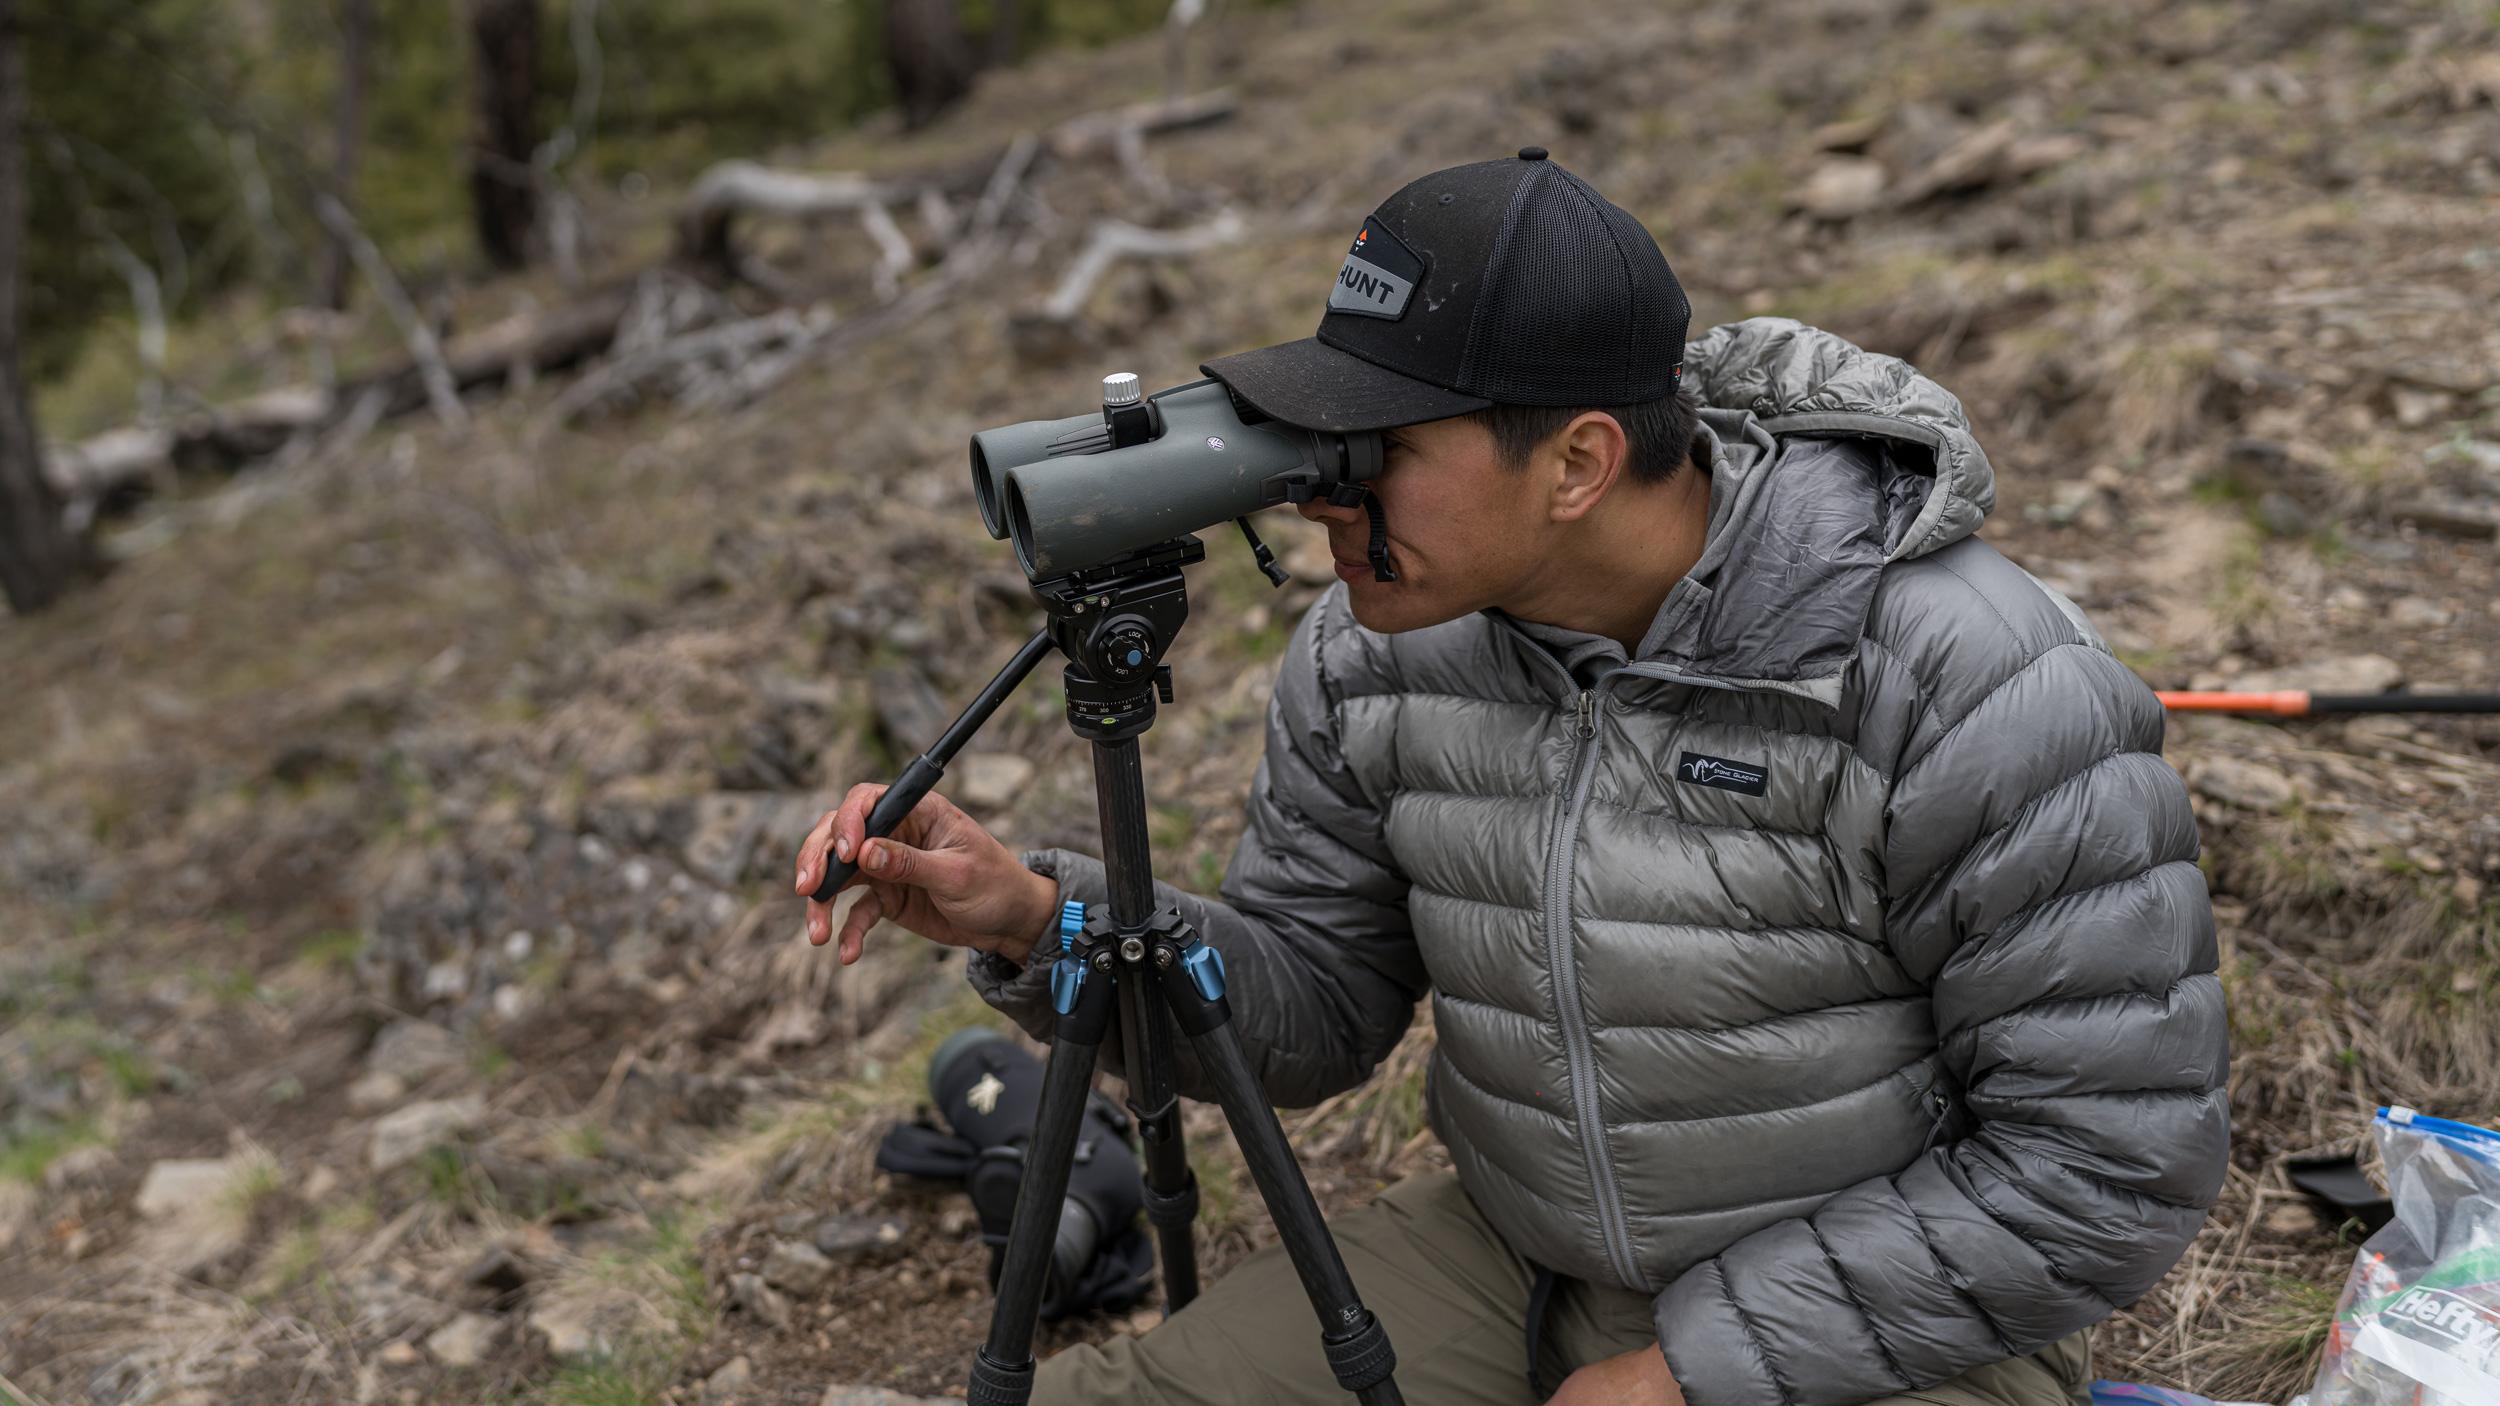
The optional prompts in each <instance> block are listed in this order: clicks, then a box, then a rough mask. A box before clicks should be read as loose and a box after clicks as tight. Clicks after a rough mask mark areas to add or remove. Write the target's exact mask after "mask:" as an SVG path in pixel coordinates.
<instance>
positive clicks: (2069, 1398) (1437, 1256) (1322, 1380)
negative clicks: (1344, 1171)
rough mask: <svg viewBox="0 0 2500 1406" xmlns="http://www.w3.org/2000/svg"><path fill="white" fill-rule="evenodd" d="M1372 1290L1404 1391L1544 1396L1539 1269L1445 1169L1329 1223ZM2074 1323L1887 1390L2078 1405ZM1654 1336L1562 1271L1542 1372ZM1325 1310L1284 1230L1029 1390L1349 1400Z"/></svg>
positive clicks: (1052, 1397)
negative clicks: (1993, 1358) (1948, 1372)
mask: <svg viewBox="0 0 2500 1406" xmlns="http://www.w3.org/2000/svg"><path fill="white" fill-rule="evenodd" d="M1328 1228H1329V1230H1330V1232H1331V1233H1332V1234H1333V1235H1334V1236H1335V1237H1336V1241H1337V1248H1338V1251H1339V1252H1340V1253H1342V1254H1343V1255H1344V1256H1345V1261H1346V1268H1347V1269H1348V1270H1349V1271H1351V1272H1352V1273H1353V1275H1354V1287H1355V1289H1356V1291H1357V1292H1358V1293H1360V1294H1361V1295H1362V1299H1363V1305H1364V1307H1366V1308H1369V1309H1370V1310H1371V1311H1372V1312H1373V1313H1374V1314H1376V1315H1378V1316H1379V1318H1380V1321H1381V1323H1382V1325H1383V1326H1385V1327H1386V1328H1387V1329H1388V1331H1389V1341H1390V1344H1391V1345H1392V1346H1393V1347H1395V1348H1396V1349H1397V1354H1398V1373H1397V1382H1398V1389H1399V1392H1400V1394H1401V1395H1403V1396H1404V1397H1405V1398H1406V1399H1407V1400H1409V1401H1412V1402H1417V1403H1430V1406H1497V1403H1498V1406H1533V1403H1534V1402H1535V1401H1536V1400H1537V1398H1536V1397H1535V1396H1533V1395H1532V1394H1531V1393H1530V1391H1529V1388H1528V1375H1527V1370H1526V1363H1527V1336H1526V1327H1525V1324H1526V1318H1527V1310H1528V1289H1529V1285H1530V1283H1531V1280H1532V1278H1533V1275H1534V1271H1533V1269H1532V1268H1531V1267H1530V1266H1529V1264H1528V1263H1527V1261H1525V1260H1523V1259H1521V1258H1520V1257H1519V1256H1518V1255H1516V1254H1514V1253H1513V1252H1512V1251H1511V1248H1510V1247H1509V1246H1508V1245H1506V1244H1504V1243H1503V1241H1502V1238H1501V1237H1500V1236H1498V1235H1496V1234H1494V1232H1493V1228H1492V1227H1491V1226H1489V1225H1487V1224H1485V1221H1484V1217H1483V1216H1482V1215H1480V1214H1479V1213H1478V1212H1477V1210H1476V1206H1475V1203H1474V1202H1473V1201H1472V1200H1470V1199H1468V1196H1467V1193H1466V1192H1465V1191H1463V1190H1461V1189H1460V1188H1459V1184H1458V1178H1457V1176H1456V1175H1455V1174H1453V1173H1450V1172H1433V1173H1427V1174H1423V1175H1419V1176H1412V1177H1408V1178H1407V1179H1406V1180H1404V1181H1401V1182H1399V1183H1398V1184H1397V1185H1395V1186H1392V1187H1390V1188H1389V1189H1388V1190H1386V1191H1383V1192H1382V1193H1380V1195H1379V1197H1378V1198H1376V1199H1375V1200H1374V1201H1373V1202H1372V1204H1370V1205H1369V1206H1366V1207H1364V1208H1363V1209H1361V1210H1359V1211H1354V1212H1350V1213H1348V1214H1346V1215H1342V1216H1339V1217H1337V1218H1335V1219H1334V1220H1331V1221H1330V1222H1329V1223H1328ZM2085 1339H2086V1335H2085V1334H2082V1333H2078V1334H2076V1335H2075V1336H2073V1337H2071V1338H2067V1339H2065V1340H2064V1341H2062V1342H2058V1343H2055V1344H2053V1345H2051V1346H2049V1347H2048V1348H2045V1349H2043V1350H2042V1351H2040V1352H2039V1353H2037V1354H2035V1355H2033V1356H2030V1357H2017V1358H2014V1359H2013V1360H2011V1361H2007V1362H1997V1363H1991V1364H1990V1365H1988V1366H1985V1367H1979V1368H1975V1369H1973V1370H1971V1371H1970V1372H1967V1373H1965V1374H1963V1375H1962V1376H1960V1377H1956V1378H1954V1379H1953V1380H1952V1381H1949V1382H1944V1383H1940V1384H1938V1385H1936V1386H1932V1387H1929V1388H1927V1389H1926V1390H1924V1391H1914V1392H1910V1393H1908V1394H1906V1395H1902V1396H1895V1397H1888V1398H1886V1399H1885V1403H1884V1406H1901V1404H1902V1403H1912V1402H1916V1403H1925V1404H1926V1406H2079V1403H2081V1402H2083V1401H2085V1400H2086V1399H2087V1396H2088V1393H2087V1390H2086V1385H2085V1384H2086V1383H2087V1382H2088V1381H2089V1380H2090V1377H2091V1373H2090V1371H2089V1370H2088V1356H2089V1350H2088V1348H2087V1345H2086V1341H2085ZM1657 1340H1658V1330H1657V1328H1656V1327H1655V1325H1653V1324H1652V1323H1651V1321H1650V1303H1649V1298H1648V1296H1647V1295H1645V1294H1638V1293H1633V1292H1630V1291H1627V1290H1622V1289H1611V1288H1601V1287H1598V1286H1594V1285H1589V1284H1584V1283H1581V1282H1579V1281H1576V1280H1568V1279H1567V1280H1564V1281H1562V1282H1561V1283H1560V1285H1559V1286H1558V1287H1557V1288H1556V1289H1555V1292H1554V1296H1553V1303H1552V1305H1551V1312H1550V1314H1549V1316H1548V1318H1547V1320H1546V1328H1545V1340H1544V1353H1543V1356H1544V1358H1545V1381H1546V1383H1547V1385H1548V1387H1549V1388H1550V1387H1552V1386H1554V1385H1556V1384H1559V1383H1560V1382H1561V1381H1562V1379H1563V1378H1564V1377H1565V1376H1566V1375H1568V1374H1569V1373H1570V1372H1571V1371H1572V1370H1573V1369H1574V1368H1577V1367H1580V1366H1582V1365H1584V1364H1586V1363H1589V1362H1594V1361H1597V1360H1598V1359H1600V1358H1604V1357H1611V1356H1614V1355H1615V1354H1617V1353H1622V1352H1629V1351H1631V1350H1632V1349H1634V1348H1638V1347H1646V1346H1648V1345H1649V1344H1651V1343H1654V1342H1656V1341H1657ZM1353 1399H1354V1398H1353V1397H1351V1396H1349V1395H1348V1394H1346V1392H1345V1391H1343V1390H1342V1389H1341V1388H1339V1387H1338V1385H1337V1381H1336V1378H1335V1377H1333V1376H1331V1375H1330V1374H1329V1371H1328V1363H1327V1360H1326V1359H1325V1358H1323V1357H1322V1356H1321V1355H1320V1346H1319V1324H1318V1320H1317V1318H1316V1317H1315V1316H1314V1315H1313V1314H1312V1311H1311V1301H1310V1299H1309V1298H1307V1297H1305V1296H1304V1294H1303V1292H1302V1281H1301V1279H1300V1278H1299V1277H1298V1276H1297V1275H1296V1274H1295V1273H1294V1269H1293V1263H1292V1261H1291V1260H1289V1259H1287V1258H1286V1257H1285V1252H1284V1249H1283V1247H1282V1246H1275V1245H1271V1246H1269V1247H1268V1248H1266V1249H1264V1250H1261V1251H1259V1252H1258V1253H1256V1254H1253V1255H1251V1256H1250V1257H1248V1258H1247V1259H1244V1260H1243V1261H1242V1262H1241V1263H1240V1264H1238V1265H1235V1266H1234V1267H1233V1269H1232V1270H1231V1272H1229V1273H1227V1274H1226V1275H1225V1276H1224V1277H1223V1278H1222V1279H1219V1280H1217V1281H1216V1282H1215V1283H1214V1284H1212V1285H1209V1286H1207V1288H1206V1289H1205V1290H1204V1291H1203V1292H1201V1293H1200V1294H1199V1296H1198V1298H1197V1300H1196V1301H1195V1302H1193V1303H1191V1304H1190V1305H1189V1307H1187V1308H1185V1309H1183V1310H1181V1311H1180V1312H1179V1313H1176V1314H1174V1315H1172V1316H1171V1317H1170V1318H1168V1319H1166V1320H1165V1321H1164V1322H1163V1323H1161V1324H1160V1325H1158V1326H1156V1327H1155V1328H1154V1329H1152V1330H1151V1331H1148V1332H1146V1333H1144V1334H1142V1335H1140V1336H1137V1337H1133V1338H1114V1339H1112V1340H1111V1341H1109V1342H1107V1343H1102V1344H1099V1345H1095V1344H1082V1345H1079V1346H1075V1347H1070V1348H1067V1349H1064V1350H1062V1351H1060V1352H1058V1353H1056V1354H1054V1355H1052V1356H1051V1357H1049V1358H1047V1359H1045V1360H1044V1361H1043V1362H1042V1364H1041V1367H1040V1370H1039V1372H1038V1373H1037V1374H1036V1378H1035V1382H1034V1389H1033V1399H1032V1406H1080V1404H1081V1403H1098V1402H1099V1403H1134V1406H1250V1404H1251V1403H1262V1404H1263V1403H1270V1402H1274V1403H1303V1402H1309V1403H1313V1406H1320V1403H1326V1406H1342V1403H1345V1402H1349V1401H1351V1400H1353Z"/></svg>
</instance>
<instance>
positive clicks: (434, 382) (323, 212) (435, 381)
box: [313, 191, 469, 434]
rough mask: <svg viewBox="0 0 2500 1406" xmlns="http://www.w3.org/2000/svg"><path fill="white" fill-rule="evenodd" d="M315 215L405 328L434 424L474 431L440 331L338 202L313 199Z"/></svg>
mask: <svg viewBox="0 0 2500 1406" xmlns="http://www.w3.org/2000/svg"><path fill="white" fill-rule="evenodd" d="M313 210H314V213H316V214H318V215H319V216H320V217H321V223H322V224H323V225H324V226H326V227H327V228H328V229H329V231H330V233H331V235H332V236H333V237H335V238H337V239H339V240H342V241H344V242H345V243H346V245H347V249H348V253H349V254H351V255H352V256H354V258H355V260H356V269H357V271H358V272H360V273H362V274H363V275H364V276H365V282H367V283H369V284H371V285H372V286H373V295H374V296H375V297H377V298H379V299H381V300H382V306H384V307H385V308H388V309H389V310H390V314H391V320H392V321H394V322H396V323H398V324H399V330H400V335H401V336H402V337H403V338H404V339H406V341H407V343H408V358H409V360H410V361H412V362H414V363H415V366H416V372H417V376H418V379H419V381H420V382H421V383H422V384H423V385H424V387H425V398H426V401H427V403H428V404H430V405H432V406H433V407H434V418H435V419H437V420H440V421H442V422H443V428H445V429H447V430H450V431H451V432H453V433H454V434H458V433H460V432H461V431H463V430H466V429H467V428H468V427H469V412H468V411H466V410H464V409H462V408H461V405H460V396H459V394H458V393H457V392H456V391H454V390H453V388H452V379H451V373H450V371H449V370H448V369H447V368H446V367H445V366H444V365H443V349H442V348H441V347H440V346H439V345H437V344H436V342H435V340H434V329H433V328H431V327H429V326H427V325H426V322H425V319H424V318H422V317H419V316H418V315H417V309H416V305H415V304H413V303H411V302H409V301H408V290H407V289H406V288H403V287H401V286H400V282H399V275H397V274H395V273H393V272H391V266H390V264H389V263H388V262H387V261H386V260H384V259H383V257H382V251H381V250H379V249H376V248H374V247H373V241H372V240H370V239H368V238H366V237H365V232H364V229H363V227H362V226H360V225H358V224H357V223H356V219H355V217H354V216H353V215H350V214H348V213H347V207H346V206H344V205H341V204H340V203H339V201H338V197H336V196H334V195H331V194H329V193H328V192H327V191H324V192H322V193H320V194H319V195H316V196H314V197H313Z"/></svg>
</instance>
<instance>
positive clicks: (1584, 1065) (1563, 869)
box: [1545, 673, 1641, 1286]
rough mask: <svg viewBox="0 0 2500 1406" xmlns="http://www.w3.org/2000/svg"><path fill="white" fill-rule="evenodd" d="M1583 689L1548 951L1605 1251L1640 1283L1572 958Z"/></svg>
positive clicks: (1585, 735) (1593, 719) (1558, 839)
mask: <svg viewBox="0 0 2500 1406" xmlns="http://www.w3.org/2000/svg"><path fill="white" fill-rule="evenodd" d="M1608 677H1612V675H1611V673H1609V674H1607V675H1603V676H1601V677H1600V678H1599V680H1598V683H1597V685H1596V686H1594V687H1590V688H1584V689H1581V690H1580V697H1579V702H1578V704H1577V713H1576V715H1575V717H1574V719H1573V726H1572V738H1573V740H1572V764H1571V790H1570V793H1569V795H1568V797H1567V798H1566V799H1565V801H1564V803H1563V811H1562V815H1561V817H1560V818H1559V819H1557V820H1556V822H1555V825H1554V847H1553V852H1552V853H1551V854H1550V855H1549V856H1548V857H1547V859H1546V862H1545V957H1546V962H1547V965H1548V967H1549V969H1550V972H1551V975H1552V977H1553V981H1554V1005H1555V1012H1554V1013H1555V1016H1556V1018H1557V1019H1559V1020H1560V1021H1561V1023H1562V1032H1563V1049H1564V1051H1565V1052H1566V1053H1567V1054H1568V1055H1569V1056H1570V1060H1571V1104H1572V1121H1573V1123H1574V1125H1575V1126H1576V1127H1577V1128H1578V1129H1579V1132H1580V1154H1581V1156H1582V1158H1583V1159H1585V1160H1586V1162H1587V1164H1588V1172H1589V1186H1590V1188H1591V1190H1592V1191H1593V1192H1594V1193H1595V1194H1596V1197H1597V1219H1598V1224H1599V1225H1600V1226H1601V1227H1603V1229H1604V1231H1605V1235H1606V1253H1607V1256H1608V1258H1610V1259H1611V1260H1612V1261H1613V1262H1614V1267H1615V1273H1616V1275H1617V1276H1618V1277H1620V1278H1621V1279H1622V1281H1623V1282H1624V1284H1625V1285H1626V1286H1636V1285H1638V1284H1639V1283H1640V1282H1641V1279H1640V1273H1639V1267H1638V1266H1637V1265H1636V1264H1635V1263H1634V1261H1633V1255H1632V1236H1631V1232H1630V1230H1629V1229H1628V1228H1627V1227H1626V1226H1625V1224H1624V1219H1623V1203H1622V1202H1621V1201H1620V1200H1619V1199H1618V1197H1617V1190H1616V1187H1615V1176H1614V1165H1613V1160H1612V1158H1611V1157H1609V1155H1608V1154H1607V1151H1606V1125H1605V1122H1604V1120H1603V1115H1602V1114H1601V1113H1600V1112H1599V1110H1598V1107H1597V1056H1596V1054H1595V1052H1594V1051H1593V1050H1592V1049H1591V1048H1590V1045H1589V1032H1588V1024H1587V1021H1586V1020H1585V1019H1584V1018H1583V1017H1582V1015H1581V1012H1580V975H1579V968H1578V966H1577V964H1576V963H1574V962H1573V961H1572V957H1571V868H1572V864H1571V860H1572V850H1573V847H1574V846H1575V845H1576V844H1577V843H1578V841H1579V836H1580V808H1581V806H1582V805H1584V804H1586V802H1587V801H1588V792H1589V782H1590V779H1591V778H1592V777H1593V776H1594V775H1595V774H1596V770H1597V768H1596V762H1597V751H1598V744H1597V691H1598V689H1599V688H1602V687H1604V685H1605V680H1606V678H1608Z"/></svg>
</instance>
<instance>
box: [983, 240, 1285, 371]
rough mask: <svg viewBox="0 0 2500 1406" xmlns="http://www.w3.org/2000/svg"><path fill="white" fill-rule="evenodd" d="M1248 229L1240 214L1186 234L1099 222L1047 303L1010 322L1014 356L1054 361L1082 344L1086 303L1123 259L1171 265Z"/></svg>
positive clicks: (1025, 312) (1010, 337)
mask: <svg viewBox="0 0 2500 1406" xmlns="http://www.w3.org/2000/svg"><path fill="white" fill-rule="evenodd" d="M1248 227H1249V226H1248V222H1247V221H1245V220H1244V219H1243V218H1242V216H1241V213H1240V212H1239V211H1237V210H1231V209H1226V210H1223V211H1221V212H1219V213H1218V214H1217V215H1216V216H1215V218H1213V219H1211V220H1208V221H1207V222H1206V223H1204V224H1201V225H1198V226H1197V227H1195V228H1192V229H1186V230H1159V229H1142V228H1140V227H1138V226H1136V225H1132V224H1129V223H1128V222H1126V221H1124V220H1109V219H1106V220H1098V221H1096V222H1095V224H1094V228H1093V231H1092V233H1091V234H1089V235H1088V236H1087V237H1086V240H1085V247H1084V249H1083V250H1081V251H1080V252H1079V253H1078V254H1077V256H1076V260H1075V262H1073V263H1071V264H1069V265H1068V270H1067V272H1066V273H1064V274H1062V275H1060V278H1059V286H1058V287H1057V288H1055V289H1053V290H1052V291H1051V294H1050V296H1049V298H1047V299H1045V300H1044V301H1043V303H1042V305H1041V306H1040V307H1038V308H1032V309H1027V310H1023V311H1019V312H1018V313H1016V314H1015V315H1014V317H1012V318H1011V319H1010V320H1009V323H1008V336H1009V340H1010V341H1011V342H1012V343H1013V344H1014V346H1015V348H1016V353H1017V355H1018V356H1019V357H1021V358H1023V359H1025V360H1027V361H1050V360H1055V359H1056V358H1057V357H1058V356H1060V355H1061V354H1063V353H1064V352H1066V351H1067V350H1068V349H1069V348H1071V347H1074V346H1075V345H1077V344H1078V342H1079V341H1080V340H1081V338H1080V337H1079V335H1078V330H1079V329H1078V324H1079V322H1080V320H1081V319H1082V316H1083V314H1084V311H1085V303H1086V299H1088V298H1089V297H1091V296H1092V295H1093V291H1094V286H1095V285H1096V284H1098V283H1100V282H1101V281H1102V278H1103V275H1104V274H1106V273H1109V272H1110V271H1111V269H1112V268H1113V267H1114V266H1116V265H1117V264H1118V263H1119V262H1120V261H1121V260H1122V259H1131V258H1136V259H1170V258H1178V257H1181V256H1183V255H1187V254H1195V253H1199V252H1201V251H1203V250H1207V249H1212V248H1215V247H1216V246H1218V245H1223V244H1230V243H1233V242H1235V241H1237V240H1239V239H1240V238H1241V237H1242V235H1243V233H1244V232H1246V230H1247V229H1248Z"/></svg>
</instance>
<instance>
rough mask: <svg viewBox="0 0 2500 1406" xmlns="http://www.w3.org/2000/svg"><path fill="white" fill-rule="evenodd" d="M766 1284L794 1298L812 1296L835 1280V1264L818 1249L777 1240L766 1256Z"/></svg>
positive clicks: (796, 1241) (805, 1244)
mask: <svg viewBox="0 0 2500 1406" xmlns="http://www.w3.org/2000/svg"><path fill="white" fill-rule="evenodd" d="M763 1272H764V1282H765V1283H767V1284H770V1285H772V1286H773V1287H774V1288H776V1289H787V1290H788V1291H790V1292H791V1293H793V1294H813V1293H815V1292H816V1291H818V1290H819V1289H822V1288H824V1287H825V1285H826V1283H827V1282H829V1281H830V1280H831V1279H832V1278H833V1261H832V1260H829V1259H827V1258H825V1256H824V1254H823V1253H822V1252H820V1251H819V1250H818V1249H817V1248H816V1247H815V1246H813V1245H810V1244H807V1243H805V1242H803V1241H798V1240H776V1241H774V1242H773V1248H772V1250H771V1252H770V1253H768V1254H766V1255H765V1256H764V1270H763Z"/></svg>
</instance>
